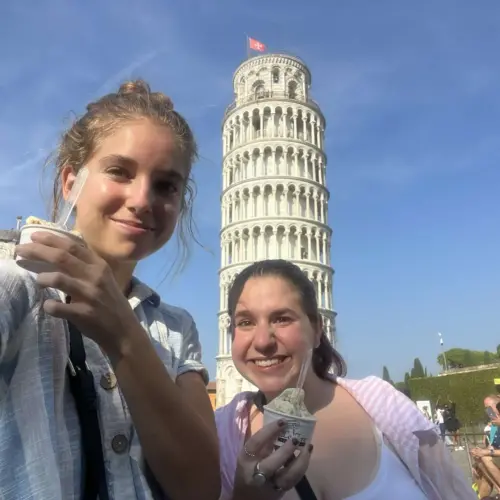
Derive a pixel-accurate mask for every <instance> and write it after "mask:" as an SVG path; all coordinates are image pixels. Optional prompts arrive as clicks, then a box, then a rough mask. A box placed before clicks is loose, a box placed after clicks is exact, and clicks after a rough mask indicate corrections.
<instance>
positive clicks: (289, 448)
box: [259, 439, 299, 478]
mask: <svg viewBox="0 0 500 500" xmlns="http://www.w3.org/2000/svg"><path fill="white" fill-rule="evenodd" d="M298 444H299V442H298V441H297V440H296V439H289V440H288V441H287V442H286V443H285V444H283V445H282V446H280V447H279V448H278V449H277V450H276V451H274V452H272V453H271V454H270V455H269V456H268V457H266V458H264V459H263V460H261V461H260V462H259V469H260V471H261V472H262V473H263V474H264V475H265V476H266V477H267V478H271V477H273V476H274V475H275V474H276V472H277V471H278V470H280V469H281V468H282V467H285V466H286V465H288V463H289V462H290V463H291V459H294V456H295V451H296V450H297V446H298ZM293 461H294V460H293Z"/></svg>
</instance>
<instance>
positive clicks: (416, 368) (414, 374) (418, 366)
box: [411, 358, 425, 378]
mask: <svg viewBox="0 0 500 500" xmlns="http://www.w3.org/2000/svg"><path fill="white" fill-rule="evenodd" d="M424 377H425V371H424V367H423V366H422V362H421V361H420V359H418V358H415V360H414V361H413V368H412V370H411V378H424Z"/></svg>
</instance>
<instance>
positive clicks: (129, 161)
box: [100, 154, 137, 167]
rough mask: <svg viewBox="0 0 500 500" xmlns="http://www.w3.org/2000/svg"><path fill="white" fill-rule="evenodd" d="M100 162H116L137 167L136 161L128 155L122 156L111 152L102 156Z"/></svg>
mask: <svg viewBox="0 0 500 500" xmlns="http://www.w3.org/2000/svg"><path fill="white" fill-rule="evenodd" d="M100 162H101V163H111V162H116V163H121V164H125V165H127V166H130V167H137V162H136V161H135V160H134V159H133V158H130V157H129V156H123V155H115V154H111V155H108V156H104V157H103V158H101V160H100Z"/></svg>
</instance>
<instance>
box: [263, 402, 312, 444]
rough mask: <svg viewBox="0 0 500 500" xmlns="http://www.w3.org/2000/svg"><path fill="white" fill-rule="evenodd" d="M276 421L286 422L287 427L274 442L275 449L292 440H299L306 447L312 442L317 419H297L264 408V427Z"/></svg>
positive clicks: (293, 416)
mask: <svg viewBox="0 0 500 500" xmlns="http://www.w3.org/2000/svg"><path fill="white" fill-rule="evenodd" d="M276 420H284V421H285V422H286V424H285V427H284V429H283V431H282V432H281V434H280V435H279V436H278V438H277V439H276V441H275V442H274V449H277V448H279V447H280V446H283V445H284V444H285V443H286V442H287V441H288V440H290V439H293V438H295V439H297V440H298V442H299V447H300V446H305V445H306V444H307V443H310V442H311V439H312V436H313V434H314V427H315V426H316V418H315V417H296V416H295V415H288V414H286V413H281V412H279V411H276V410H272V409H271V408H268V407H267V406H264V425H267V424H270V423H271V422H275V421H276Z"/></svg>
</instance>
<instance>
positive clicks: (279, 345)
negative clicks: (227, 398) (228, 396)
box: [216, 260, 475, 500]
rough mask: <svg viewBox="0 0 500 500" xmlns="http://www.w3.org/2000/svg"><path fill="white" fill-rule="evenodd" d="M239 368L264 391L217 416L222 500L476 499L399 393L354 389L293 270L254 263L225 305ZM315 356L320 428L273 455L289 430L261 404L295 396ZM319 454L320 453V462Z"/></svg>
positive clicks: (310, 397) (364, 384) (313, 388)
mask: <svg viewBox="0 0 500 500" xmlns="http://www.w3.org/2000/svg"><path fill="white" fill-rule="evenodd" d="M228 313H229V316H230V319H231V329H232V335H233V343H232V357H233V361H234V365H235V367H236V369H237V370H238V371H239V372H240V373H241V374H242V375H243V377H245V379H247V380H248V381H249V382H251V383H252V384H253V385H254V386H256V387H257V389H258V391H257V392H244V393H241V394H238V395H237V396H236V397H235V398H234V399H233V401H232V402H231V403H229V404H228V405H226V406H224V407H222V408H219V409H218V410H217V411H216V422H217V428H218V433H219V442H220V455H221V479H222V496H221V498H222V499H224V500H250V499H252V500H253V499H257V498H258V499H262V500H268V499H269V500H274V499H278V498H282V497H284V498H286V499H290V500H291V499H297V498H301V499H315V498H321V499H352V500H354V499H355V500H378V499H384V500H392V499H394V500H396V499H398V500H399V499H401V498H404V499H405V500H422V499H426V498H431V499H435V500H472V499H473V498H475V495H474V493H473V491H472V489H471V487H470V485H468V484H467V482H466V481H465V479H464V477H463V476H462V473H461V471H460V470H459V469H458V468H457V467H456V466H455V465H454V463H453V461H452V458H451V456H450V455H449V453H448V452H447V451H446V449H445V447H444V445H443V443H442V442H441V441H440V439H439V437H438V436H437V434H436V432H435V431H434V425H433V424H432V423H431V422H429V421H428V420H427V419H426V418H425V417H424V416H423V415H422V414H421V412H420V411H419V410H418V408H417V407H416V406H415V405H414V404H413V403H412V402H411V401H410V400H409V399H408V398H406V396H404V395H403V394H401V393H400V392H399V391H397V390H396V389H395V388H393V387H392V385H390V384H388V383H386V382H384V381H383V380H381V379H378V378H376V377H368V378H367V379H363V380H357V381H355V380H347V379H344V378H342V377H343V376H344V375H345V372H346V367H345V363H344V361H343V360H342V357H341V356H340V355H339V354H338V353H337V352H336V351H335V350H334V349H333V348H332V346H331V344H330V342H329V340H328V338H327V336H326V335H325V332H324V331H323V325H322V319H321V314H320V311H319V308H318V301H317V293H316V289H315V287H314V285H313V283H312V282H311V281H309V279H308V278H307V276H306V275H305V274H304V273H303V272H302V271H301V270H300V268H298V267H297V266H296V265H294V264H292V263H290V262H287V261H284V260H266V261H261V262H256V263H254V264H252V265H250V266H249V267H247V268H246V269H245V270H243V271H242V272H241V273H240V274H239V275H238V276H237V277H236V279H235V281H234V283H233V285H232V287H231V289H230V291H229V296H228ZM311 347H312V348H313V358H312V364H311V368H310V369H309V372H308V373H307V376H306V379H305V383H304V391H305V404H306V406H307V408H308V410H309V411H310V412H311V413H312V414H314V415H315V417H316V419H317V423H316V428H315V432H314V436H313V438H312V442H311V443H307V445H306V446H300V443H298V442H297V441H294V440H293V439H291V440H289V441H287V442H286V443H285V444H284V445H283V446H281V447H280V448H278V449H277V450H274V447H273V443H274V441H275V439H276V437H277V436H278V435H279V434H280V431H281V430H282V429H283V426H284V425H286V423H283V422H280V421H278V422H273V423H271V424H268V425H266V426H264V425H263V415H262V410H263V405H264V404H266V403H268V402H269V401H271V400H272V399H273V398H275V397H276V396H278V395H279V394H280V393H281V392H282V391H283V390H284V389H286V388H289V387H294V386H295V385H296V382H297V378H298V375H299V372H300V368H301V366H302V362H303V360H304V358H305V356H308V355H309V353H310V348H311ZM313 449H314V453H313Z"/></svg>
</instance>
